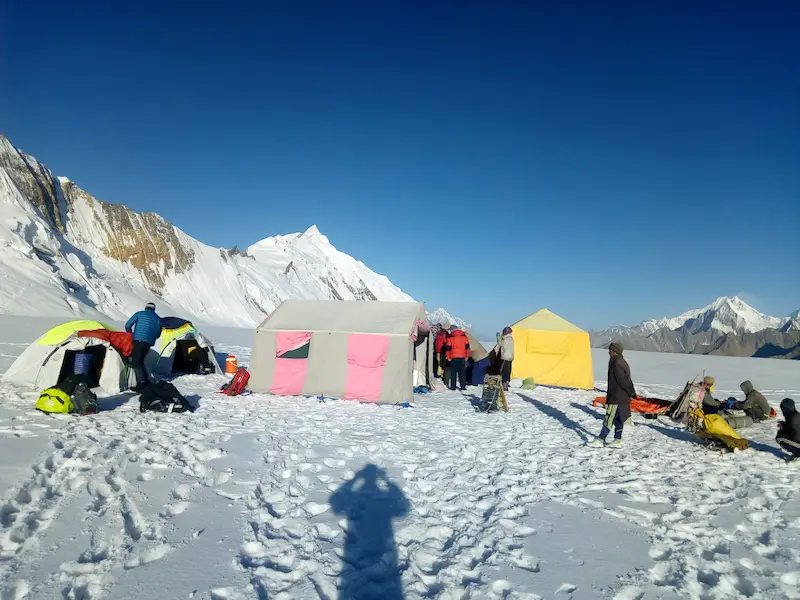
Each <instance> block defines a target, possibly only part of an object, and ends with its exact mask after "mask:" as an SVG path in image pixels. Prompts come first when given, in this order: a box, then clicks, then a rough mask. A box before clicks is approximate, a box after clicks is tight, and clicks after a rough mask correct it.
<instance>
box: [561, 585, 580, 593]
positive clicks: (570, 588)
mask: <svg viewBox="0 0 800 600" xmlns="http://www.w3.org/2000/svg"><path fill="white" fill-rule="evenodd" d="M577 589H578V586H577V585H574V584H572V583H562V584H561V586H560V587H559V588H558V589H557V590H556V594H574V593H575V592H576V591H577Z"/></svg>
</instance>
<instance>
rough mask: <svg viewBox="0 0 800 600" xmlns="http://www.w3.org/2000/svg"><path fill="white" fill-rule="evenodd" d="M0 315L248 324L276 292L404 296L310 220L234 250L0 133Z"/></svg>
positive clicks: (277, 297) (270, 306) (266, 309)
mask: <svg viewBox="0 0 800 600" xmlns="http://www.w3.org/2000/svg"><path fill="white" fill-rule="evenodd" d="M0 268H1V269H2V275H1V276H0V277H2V286H0V313H6V314H22V315H53V316H55V315H58V316H67V317H74V316H78V315H81V316H89V317H94V318H97V317H98V316H99V315H103V316H106V317H107V318H111V319H122V318H124V317H127V316H128V315H130V314H131V313H132V312H133V311H135V310H139V309H140V308H141V307H142V306H143V304H144V303H145V302H148V301H151V300H153V301H155V302H156V304H157V306H158V307H159V312H160V313H161V314H162V315H167V314H175V315H178V316H182V317H186V318H191V319H194V320H196V321H198V322H200V323H215V324H219V325H230V326H237V327H252V326H254V325H256V324H258V323H259V322H261V321H262V320H263V318H264V317H265V316H266V315H267V314H269V313H271V312H272V310H274V309H275V308H276V307H277V306H278V305H279V304H280V303H281V302H282V301H283V300H285V299H287V298H320V299H332V298H336V299H345V300H393V301H406V300H411V299H412V298H411V297H410V296H408V295H407V294H405V293H404V292H403V291H402V290H400V289H399V288H397V287H396V286H394V285H392V283H391V282H390V281H389V280H388V279H387V278H386V277H385V276H383V275H379V274H377V273H374V272H373V271H371V270H370V269H369V268H368V267H366V266H365V265H364V264H363V263H362V262H360V261H357V260H356V259H354V258H352V257H350V256H348V255H347V254H345V253H343V252H340V251H338V250H337V249H336V248H335V247H334V246H333V245H332V244H331V243H330V241H329V240H328V238H326V237H325V236H324V235H323V234H322V233H320V231H319V229H317V227H316V226H312V227H310V228H309V229H308V230H306V231H305V232H303V233H297V234H291V235H283V236H277V237H274V238H267V239H265V240H262V241H260V242H258V243H256V244H254V245H253V246H251V247H250V248H248V249H247V250H246V251H245V252H240V251H239V250H238V249H236V248H233V249H230V250H226V249H221V248H212V247H210V246H207V245H205V244H203V243H201V242H199V241H198V240H196V239H194V238H192V237H191V236H189V235H187V234H186V233H185V232H183V231H181V230H180V229H178V228H177V227H174V226H173V225H172V224H170V223H168V222H167V221H165V220H164V219H163V218H162V217H160V216H159V215H156V214H152V213H143V214H139V213H136V212H134V211H132V210H130V209H128V208H126V207H124V206H121V205H114V204H108V203H105V202H101V201H99V200H97V199H95V198H94V197H92V196H91V195H89V194H88V193H86V192H85V191H83V190H81V189H80V188H79V187H78V186H77V185H75V184H74V183H72V182H71V181H70V180H69V179H67V178H63V177H61V178H57V177H55V176H54V175H53V174H52V173H51V172H50V171H49V169H47V167H46V166H45V165H43V164H41V163H40V162H38V161H37V160H36V159H35V158H34V157H32V156H30V155H28V154H26V153H24V152H22V151H21V150H19V149H17V148H15V147H14V146H13V145H12V144H11V143H10V142H9V141H8V139H7V138H5V137H3V136H2V135H0Z"/></svg>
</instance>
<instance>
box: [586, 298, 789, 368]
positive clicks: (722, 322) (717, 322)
mask: <svg viewBox="0 0 800 600" xmlns="http://www.w3.org/2000/svg"><path fill="white" fill-rule="evenodd" d="M798 313H800V311H798V312H797V313H793V314H792V315H789V316H787V317H771V316H768V315H765V314H763V313H761V312H759V311H757V310H756V309H754V308H753V307H752V306H749V305H748V304H747V303H746V302H744V301H743V300H742V299H741V298H738V297H736V296H734V297H733V298H728V297H724V296H723V297H721V298H717V299H716V300H715V301H714V302H712V303H711V304H709V305H708V306H704V307H703V308H698V309H695V310H690V311H688V312H685V313H683V314H682V315H680V316H678V317H674V318H662V319H648V320H646V321H642V322H641V323H639V324H638V325H635V326H633V327H626V326H616V327H611V328H609V329H606V330H605V331H600V332H591V337H592V344H593V345H594V346H595V347H601V346H605V345H607V344H608V343H610V342H611V341H613V340H619V341H622V343H623V345H625V346H626V347H627V348H629V349H631V350H649V351H656V352H658V351H661V352H685V353H692V354H724V355H730V356H756V355H767V354H768V355H770V356H778V355H780V356H783V355H788V354H792V353H793V352H794V351H795V348H796V347H797V345H798V344H800V321H799V320H798V318H797V317H798ZM765 348H766V349H765ZM784 350H786V352H784Z"/></svg>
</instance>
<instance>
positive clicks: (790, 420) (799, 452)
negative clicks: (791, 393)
mask: <svg viewBox="0 0 800 600" xmlns="http://www.w3.org/2000/svg"><path fill="white" fill-rule="evenodd" d="M781 412H783V419H784V420H783V421H781V422H780V423H778V435H777V436H776V437H775V441H776V442H778V443H779V444H780V446H781V448H783V449H784V450H786V451H787V452H788V453H789V455H790V456H789V458H790V459H791V460H796V459H798V458H800V413H798V412H797V408H796V407H795V405H794V400H792V399H791V398H784V399H783V400H782V401H781Z"/></svg>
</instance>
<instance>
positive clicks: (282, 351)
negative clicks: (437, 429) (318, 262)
mask: <svg viewBox="0 0 800 600" xmlns="http://www.w3.org/2000/svg"><path fill="white" fill-rule="evenodd" d="M429 331H430V330H429V327H428V326H427V324H426V322H425V305H424V304H422V303H421V302H378V301H364V302H362V301H345V300H286V301H284V302H283V303H282V304H281V305H280V306H279V307H278V308H277V309H276V310H275V312H273V313H272V315H270V316H269V317H268V318H267V319H266V320H265V321H264V322H263V323H261V325H260V326H259V327H258V329H256V334H255V341H254V344H253V354H252V357H251V361H250V374H251V376H250V384H249V387H250V389H252V390H253V391H256V392H269V393H273V394H278V395H307V396H318V395H324V396H329V397H333V398H344V399H351V400H361V401H366V402H379V403H391V404H396V403H402V402H408V401H410V400H411V399H412V397H413V394H414V387H415V386H428V387H430V386H431V382H432V380H433V373H432V359H433V341H432V340H431V339H430V335H429Z"/></svg>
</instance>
